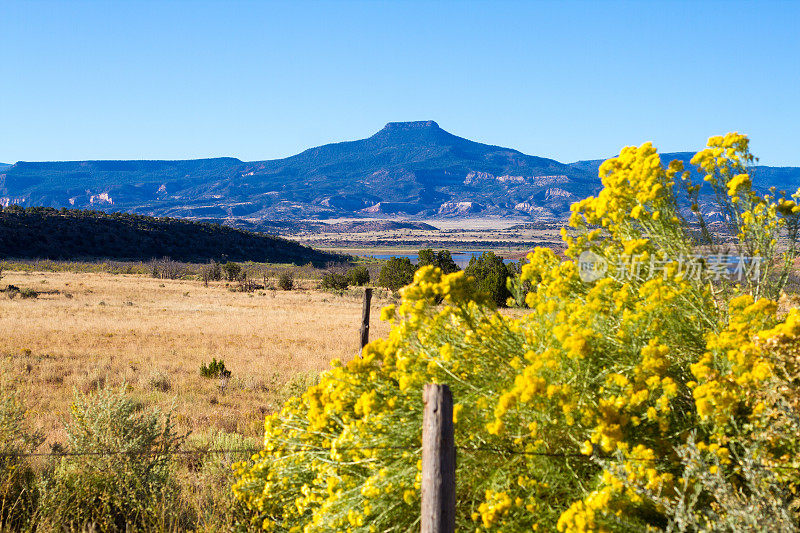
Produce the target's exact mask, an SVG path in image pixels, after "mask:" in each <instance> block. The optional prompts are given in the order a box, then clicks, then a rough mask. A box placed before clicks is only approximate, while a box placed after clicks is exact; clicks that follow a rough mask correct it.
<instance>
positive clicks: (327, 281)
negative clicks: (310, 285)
mask: <svg viewBox="0 0 800 533" xmlns="http://www.w3.org/2000/svg"><path fill="white" fill-rule="evenodd" d="M349 285H350V279H349V278H348V277H347V275H345V274H342V273H341V272H336V271H334V270H331V271H328V272H326V273H325V274H324V275H323V276H322V281H321V282H320V284H319V286H320V288H322V289H329V290H336V291H341V290H344V289H346V288H347V287H348V286H349Z"/></svg>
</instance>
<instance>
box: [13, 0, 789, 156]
mask: <svg viewBox="0 0 800 533" xmlns="http://www.w3.org/2000/svg"><path fill="white" fill-rule="evenodd" d="M798 20H800V6H799V5H798V3H791V2H736V1H726V2H654V1H653V2H645V1H640V2H544V1H542V2H521V1H518V2H426V3H423V2H411V1H403V2H399V1H398V2H375V1H373V2H333V1H315V2H292V3H289V2H285V3H283V2H282V3H270V2H236V1H227V2H190V1H163V2H156V1H151V2H136V1H133V0H125V1H116V2H102V1H98V0H95V1H90V2H78V1H61V2H44V1H36V0H33V1H25V2H14V1H8V0H0V67H1V68H2V80H1V81H0V120H2V127H1V128H0V161H3V162H14V161H17V160H27V161H38V160H65V159H182V158H196V157H212V156H234V157H239V158H241V159H244V160H255V159H271V158H278V157H284V156H288V155H292V154H294V153H297V152H299V151H301V150H303V149H305V148H309V147H312V146H316V145H320V144H324V143H327V142H334V141H340V140H348V139H358V138H363V137H367V136H369V135H371V134H372V133H374V132H375V131H377V130H378V129H380V128H381V127H382V126H383V125H384V124H385V123H386V122H388V121H403V120H428V119H433V120H436V121H437V122H438V123H439V125H440V126H441V127H443V128H444V129H446V130H448V131H450V132H451V133H454V134H456V135H461V136H463V137H467V138H469V139H473V140H478V141H482V142H488V143H491V144H498V145H501V146H509V147H513V148H516V149H519V150H521V151H523V152H525V153H528V154H533V155H540V156H545V157H552V158H554V159H558V160H560V161H564V162H570V161H574V160H577V159H590V158H600V157H605V156H610V155H613V154H615V153H618V151H619V149H620V148H621V147H622V146H625V145H629V144H640V143H641V142H644V141H646V140H652V141H653V142H655V143H656V145H657V146H658V147H659V149H661V150H662V151H676V150H692V149H698V148H700V147H701V146H702V145H703V143H704V142H705V140H706V138H707V137H708V136H710V135H714V134H718V133H724V132H727V131H733V130H736V131H741V132H744V133H747V134H749V135H750V136H751V139H752V147H753V151H754V153H756V155H758V156H760V158H761V162H762V163H765V164H772V165H799V166H800V150H798V143H797V140H796V139H797V138H798V130H799V129H800V104H798V96H800V83H799V82H800V37H799V36H798V35H800V34H799V33H798V26H799V24H798Z"/></svg>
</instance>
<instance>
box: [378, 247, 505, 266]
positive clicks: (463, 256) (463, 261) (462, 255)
mask: <svg viewBox="0 0 800 533" xmlns="http://www.w3.org/2000/svg"><path fill="white" fill-rule="evenodd" d="M491 251H494V250H491ZM483 252H484V250H473V251H465V252H461V251H458V252H450V256H451V257H452V258H453V261H455V263H456V264H457V265H458V266H459V268H462V269H463V268H465V267H466V266H467V265H468V264H469V260H470V259H472V258H473V257H475V258H478V257H479V256H480V255H481V254H482V253H483ZM494 253H495V255H503V254H502V252H500V253H498V252H494ZM418 255H419V254H416V253H410V254H403V253H397V254H371V255H369V256H368V257H374V258H375V259H389V258H390V257H407V258H409V259H410V260H411V262H412V263H413V264H415V265H416V264H417V261H418V260H419V257H418ZM503 260H504V261H505V262H506V263H511V262H513V259H508V258H504V259H503Z"/></svg>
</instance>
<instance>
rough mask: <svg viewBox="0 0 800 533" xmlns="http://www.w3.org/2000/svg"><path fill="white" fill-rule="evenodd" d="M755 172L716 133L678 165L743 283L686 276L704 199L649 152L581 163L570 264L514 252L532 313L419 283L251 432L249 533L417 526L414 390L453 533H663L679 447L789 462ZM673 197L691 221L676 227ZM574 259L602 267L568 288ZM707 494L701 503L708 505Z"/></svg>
mask: <svg viewBox="0 0 800 533" xmlns="http://www.w3.org/2000/svg"><path fill="white" fill-rule="evenodd" d="M752 161H753V158H752V156H751V155H750V154H749V152H748V142H747V138H746V137H744V136H742V135H738V134H728V135H726V136H724V137H713V138H712V139H710V140H709V147H708V148H707V149H706V150H703V151H701V152H699V153H698V154H697V155H696V156H695V158H694V159H693V160H692V163H693V164H695V165H696V166H697V168H698V170H699V172H701V173H702V174H703V175H704V176H705V182H708V183H709V184H710V186H711V188H712V192H713V194H714V197H715V198H716V199H717V201H718V203H719V204H720V209H721V210H722V212H724V213H726V216H727V218H726V219H725V220H726V224H727V230H725V231H726V232H727V233H725V232H723V233H725V235H726V236H727V241H728V245H729V246H732V247H733V250H734V251H736V252H737V253H739V254H740V255H748V254H749V255H751V256H754V255H759V254H761V255H763V256H764V257H765V258H766V259H765V262H764V268H763V269H761V272H760V273H761V279H760V280H759V281H753V282H751V283H741V284H739V285H736V284H734V283H726V282H724V281H718V280H717V279H716V278H717V277H719V276H717V275H715V273H714V272H712V271H711V270H710V269H709V268H708V267H707V265H706V266H704V268H701V269H700V270H698V271H697V272H695V274H696V275H692V273H691V272H689V271H687V269H686V268H684V267H685V264H684V263H685V261H686V258H689V257H692V256H693V254H696V253H697V251H698V249H699V248H698V247H699V246H705V247H708V246H711V247H712V248H707V249H708V250H711V251H714V250H715V248H713V246H716V243H715V241H714V240H713V239H712V236H713V235H712V232H711V231H710V225H709V224H706V223H705V221H704V220H703V218H702V214H701V213H700V211H701V210H700V209H699V208H698V206H697V205H696V204H697V203H698V202H701V201H704V200H703V198H704V197H701V196H700V192H699V191H700V186H699V185H695V184H694V183H693V182H692V181H691V179H690V178H691V175H690V173H689V172H688V171H687V170H685V169H684V168H683V167H682V165H681V164H680V163H678V162H673V163H670V164H669V165H667V166H666V167H665V166H664V165H662V163H661V159H660V157H659V155H658V153H657V151H656V150H655V148H654V147H653V146H651V145H650V144H649V143H647V144H644V145H642V146H640V147H627V148H625V149H623V150H622V152H621V153H620V155H619V156H618V157H616V158H613V159H610V160H608V161H606V162H605V163H604V164H603V165H602V166H601V167H600V177H601V179H602V182H603V189H602V191H601V192H600V193H599V194H598V195H597V196H596V197H590V198H587V199H585V200H583V201H581V202H578V203H577V204H575V205H574V206H573V208H572V217H571V220H570V225H571V228H570V229H568V230H567V229H565V230H564V232H563V238H564V241H565V244H566V246H567V249H566V256H567V260H565V261H562V260H560V259H559V258H558V257H557V256H556V255H555V254H554V253H553V252H552V251H551V250H548V249H543V248H537V249H536V250H535V251H534V252H532V253H531V254H530V255H529V257H528V263H527V264H526V265H525V266H524V267H523V269H522V274H521V276H520V279H519V280H518V283H519V284H520V285H519V286H521V284H523V283H524V284H526V285H525V286H530V287H531V290H530V291H529V292H528V294H527V295H526V296H525V303H526V304H527V306H528V307H529V308H530V312H529V313H526V314H524V315H521V316H519V315H516V317H513V316H509V315H504V314H501V313H499V312H497V311H495V310H494V309H492V308H491V306H490V302H487V301H485V300H482V299H481V297H480V296H479V295H478V293H477V291H476V289H475V286H474V281H473V280H471V279H470V278H469V277H467V276H466V275H465V274H464V273H463V272H458V273H454V274H443V273H442V272H441V271H440V270H439V269H436V268H433V267H424V268H422V269H420V270H419V271H418V272H417V274H416V276H415V278H414V281H413V283H411V284H410V285H409V286H408V287H406V288H404V289H403V290H402V300H401V302H400V304H399V305H397V306H396V307H395V306H389V307H387V308H385V309H384V310H383V312H382V313H381V318H382V319H384V320H388V321H390V322H391V323H392V330H391V333H390V334H389V336H388V338H386V339H378V340H375V341H373V342H371V343H370V344H369V345H368V346H367V347H365V349H364V351H363V354H362V357H361V358H357V359H354V360H352V361H350V362H348V363H347V364H341V363H336V364H334V365H333V368H331V370H329V371H328V372H326V373H324V374H323V375H322V376H321V378H320V381H319V383H318V384H316V385H314V386H312V387H310V388H309V389H308V390H307V391H306V392H305V393H304V394H303V395H302V396H300V397H297V398H293V399H291V400H289V401H288V402H287V403H286V404H285V405H284V407H283V408H282V410H281V411H280V412H278V413H275V414H274V415H270V416H268V417H267V419H266V423H265V437H264V450H263V451H262V452H260V453H259V454H258V455H256V456H254V457H253V460H252V461H251V462H249V463H245V464H241V465H239V466H238V475H239V481H238V482H237V484H236V485H235V487H234V492H235V494H236V496H237V497H238V498H240V499H241V500H242V501H244V502H245V504H246V505H247V506H248V508H249V509H251V510H252V512H253V515H252V517H253V519H252V525H253V526H256V527H258V528H262V529H265V530H268V531H304V532H314V531H407V530H413V529H415V528H417V527H418V526H419V523H418V522H419V505H420V502H419V498H420V477H421V463H420V458H421V454H420V448H421V427H422V387H423V386H424V385H425V384H426V383H432V382H436V383H447V384H449V385H450V387H451V389H452V391H453V396H454V402H455V403H456V405H455V408H454V413H455V415H454V418H455V429H456V445H457V446H458V469H457V476H456V477H457V524H458V525H457V529H458V530H460V531H461V530H467V529H470V530H474V531H521V530H531V529H540V530H543V531H552V530H559V531H613V530H622V529H624V530H631V529H642V530H643V529H645V528H648V527H649V528H659V527H663V526H664V525H665V524H667V523H668V522H669V520H670V509H669V505H670V502H672V501H673V499H671V498H673V496H674V497H675V498H677V499H679V494H681V491H686V490H692V487H695V486H697V485H696V484H694V485H693V483H695V481H693V480H692V479H688V480H687V479H686V478H685V477H682V475H683V468H682V466H681V462H680V461H681V457H683V456H682V455H681V453H682V452H681V446H684V445H685V444H686V443H687V439H690V438H691V439H696V441H697V446H699V447H701V449H702V453H707V454H712V455H713V457H715V458H716V459H715V460H716V461H717V463H718V466H717V468H720V469H721V470H720V473H719V475H721V476H723V475H724V476H727V477H729V478H731V479H734V478H735V476H736V475H737V471H736V468H737V459H736V458H737V457H738V456H739V455H737V454H739V452H740V448H741V447H742V444H741V443H742V442H743V439H747V438H750V439H752V438H754V437H748V435H749V436H753V435H756V436H758V438H759V439H761V440H760V441H759V442H760V443H762V444H759V446H760V448H759V449H763V454H761V456H760V458H759V461H761V463H763V464H764V465H765V468H771V467H773V466H776V465H777V466H784V467H785V466H789V465H791V464H794V463H793V461H795V459H794V456H793V455H792V453H794V452H795V451H797V450H796V448H797V445H798V442H797V434H798V433H797V431H796V430H797V429H798V428H797V424H795V422H794V420H796V417H795V418H793V416H792V412H787V407H786V406H787V405H793V406H794V407H795V408H796V407H797V403H798V402H797V397H796V396H794V397H793V399H792V398H787V397H786V394H783V393H780V394H778V393H775V394H772V395H770V393H769V391H773V392H774V391H781V390H784V391H785V390H790V391H794V389H791V387H789V388H788V389H787V387H788V385H786V384H787V383H792V381H791V379H790V377H788V376H789V374H791V372H795V371H796V370H797V365H796V364H795V366H792V363H791V362H790V361H788V360H784V361H783V362H782V363H780V364H779V363H777V362H776V357H775V352H776V350H779V351H781V353H787V352H791V353H800V342H798V335H800V315H798V314H797V313H796V312H792V313H790V314H789V315H788V317H786V319H785V320H780V319H779V318H778V317H777V316H776V304H775V302H774V301H773V300H774V299H775V298H777V295H778V293H779V291H780V288H781V286H782V283H784V282H785V279H786V273H787V271H788V268H789V266H790V265H791V262H792V260H793V258H794V239H795V237H796V227H797V218H798V217H800V213H799V212H800V208H797V205H796V204H794V203H793V201H792V200H788V199H787V198H786V196H785V194H784V195H779V196H775V195H765V196H758V195H757V194H756V193H755V192H753V190H752V184H751V180H750V175H749V173H748V168H749V167H748V165H749V164H750V163H752ZM680 191H683V192H680ZM681 195H683V196H681ZM687 200H688V202H690V203H691V204H692V205H691V211H692V212H695V213H697V215H698V218H697V220H692V221H688V220H686V217H684V216H683V214H682V213H684V212H685V211H686V210H685V209H684V207H683V203H685V202H686V201H687ZM723 240H725V236H723ZM587 252H591V253H592V256H593V257H595V258H600V259H601V260H602V261H604V262H605V264H606V265H607V266H608V267H609V268H608V270H607V272H606V274H605V276H602V277H600V279H597V280H595V281H591V282H587V281H584V280H583V279H582V278H581V264H580V258H581V257H583V254H585V253H587ZM767 254H769V255H767ZM789 347H790V348H791V350H794V351H793V352H792V351H791V350H790V348H789ZM784 359H785V358H784ZM781 394H783V395H781ZM792 394H794V393H792ZM789 396H791V394H790V395H789ZM792 402H794V403H792ZM787 413H788V414H787ZM776 420H778V421H779V423H775V421H776ZM692 442H694V440H693V441H692ZM748 449H749V448H748ZM717 463H715V465H716V464H717ZM726 479H727V478H726ZM781 479H782V480H784V481H782V482H785V483H787V484H788V485H787V486H789V485H791V486H794V485H793V483H794V482H795V478H794V477H793V476H790V475H784V476H783V477H781ZM662 496H663V498H662ZM714 497H715V496H714V494H711V493H706V492H704V493H703V498H704V500H703V501H704V502H706V504H707V505H709V506H713V502H714ZM675 501H677V500H675ZM665 502H666V503H665ZM709 508H710V507H709Z"/></svg>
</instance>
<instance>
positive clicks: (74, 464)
mask: <svg viewBox="0 0 800 533" xmlns="http://www.w3.org/2000/svg"><path fill="white" fill-rule="evenodd" d="M125 387H126V385H123V386H122V387H120V388H118V389H111V388H109V389H103V390H101V391H99V392H98V393H96V394H95V395H92V396H82V395H77V396H76V398H75V402H74V403H73V405H72V408H71V420H70V422H69V424H67V426H66V428H65V429H66V433H67V438H68V446H67V452H68V454H70V455H66V456H64V457H61V459H60V460H59V461H58V462H57V463H56V464H55V465H54V467H53V471H52V476H51V477H50V478H49V479H47V480H46V481H45V483H44V487H43V495H42V505H41V508H40V514H41V516H42V519H45V518H46V519H49V520H51V521H52V525H53V526H55V527H58V528H59V529H61V528H66V529H79V530H83V529H91V530H99V531H128V530H130V529H134V530H135V529H147V530H154V529H159V530H163V529H173V528H174V527H175V526H176V524H177V523H178V522H179V521H180V520H181V517H180V516H176V514H177V513H175V511H174V510H175V508H176V507H177V502H178V489H177V485H176V484H175V483H174V480H173V479H172V478H171V475H172V473H173V468H174V463H173V456H172V452H174V451H175V450H177V449H178V447H179V446H180V444H181V443H182V441H183V437H181V436H179V435H178V434H177V433H176V432H175V429H174V424H173V423H172V420H171V417H170V415H169V414H166V415H163V414H162V413H160V412H159V411H158V410H145V409H143V407H142V405H141V404H140V403H139V402H137V401H135V400H134V399H132V398H131V397H129V396H128V395H126V393H125ZM168 523H169V525H168ZM45 529H47V528H46V527H45Z"/></svg>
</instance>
